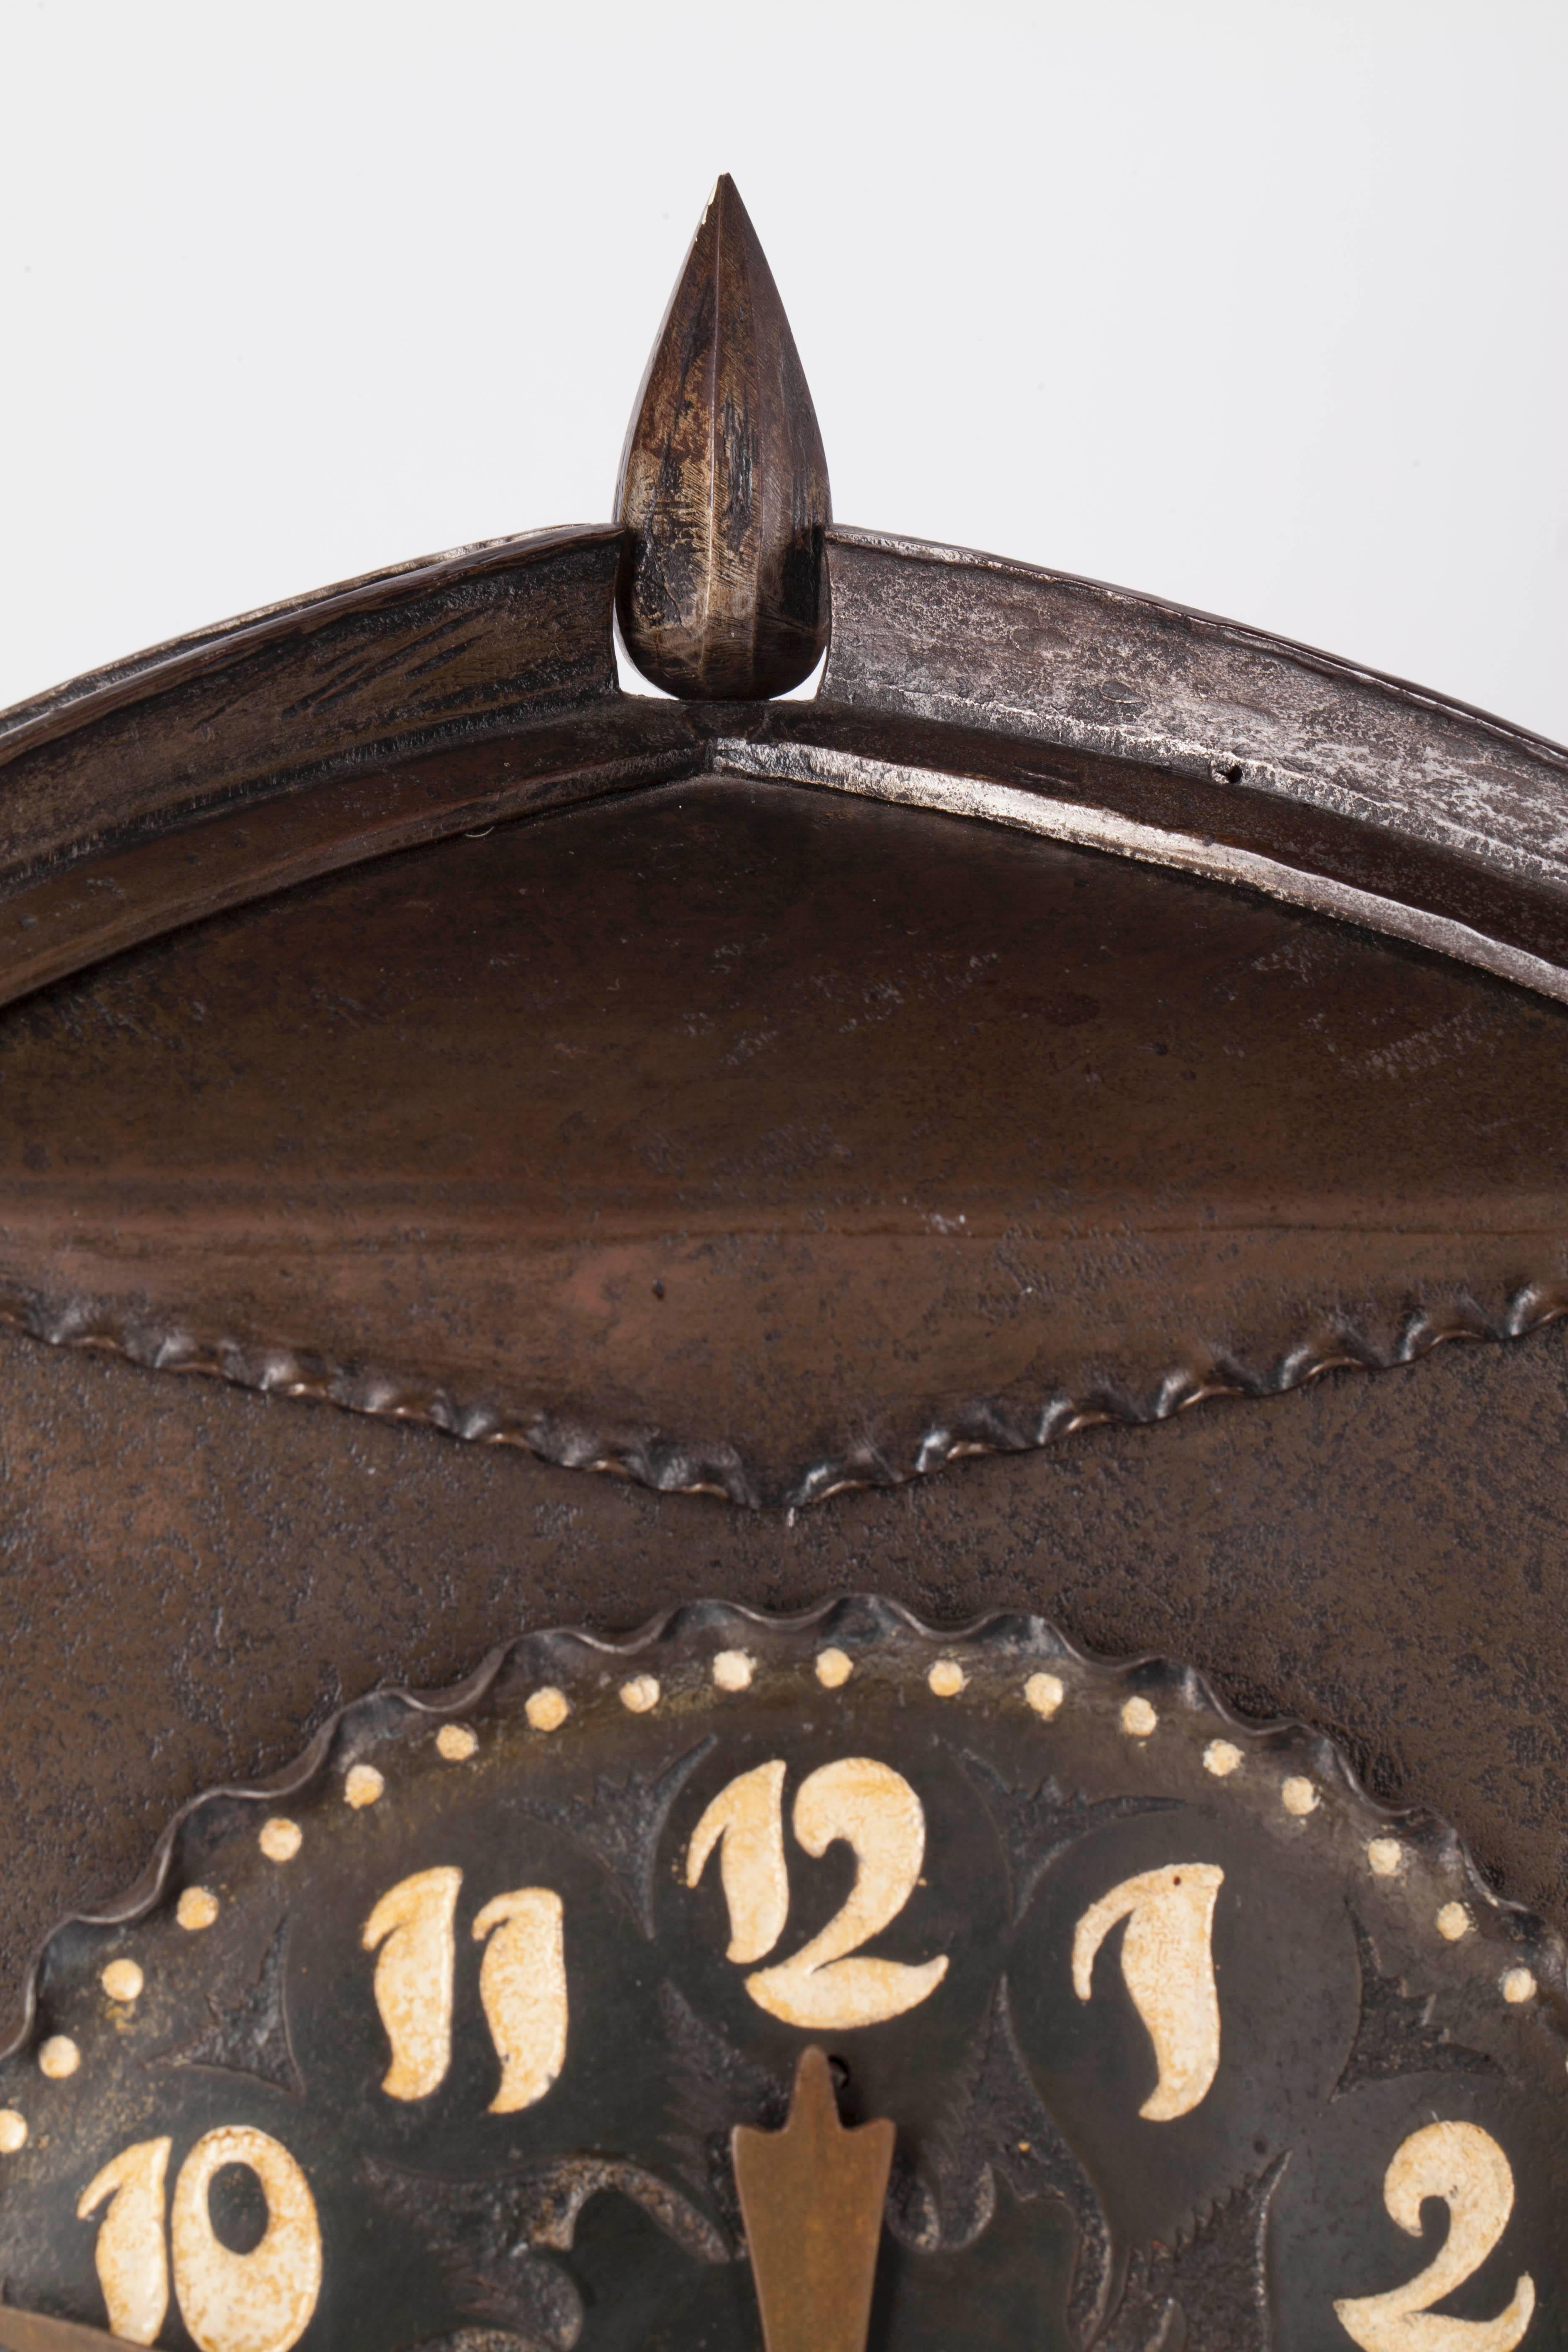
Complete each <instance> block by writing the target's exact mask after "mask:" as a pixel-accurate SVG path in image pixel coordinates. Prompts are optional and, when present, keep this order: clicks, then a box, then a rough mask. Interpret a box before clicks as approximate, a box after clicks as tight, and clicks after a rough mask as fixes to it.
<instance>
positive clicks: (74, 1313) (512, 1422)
mask: <svg viewBox="0 0 1568 2352" xmlns="http://www.w3.org/2000/svg"><path fill="white" fill-rule="evenodd" d="M1564 1316H1568V1282H1565V1281H1561V1280H1554V1281H1551V1282H1535V1281H1531V1282H1527V1283H1523V1284H1521V1286H1519V1288H1517V1289H1516V1290H1514V1291H1512V1292H1510V1295H1509V1297H1508V1298H1507V1300H1506V1301H1505V1303H1504V1305H1503V1308H1502V1311H1501V1313H1500V1315H1498V1316H1495V1317H1489V1316H1487V1315H1486V1314H1484V1313H1483V1311H1482V1310H1481V1309H1480V1308H1479V1307H1477V1306H1474V1305H1473V1303H1472V1304H1471V1305H1469V1306H1468V1307H1467V1308H1465V1309H1452V1310H1449V1311H1447V1312H1445V1313H1438V1312H1436V1311H1435V1310H1432V1309H1428V1308H1426V1307H1413V1308H1411V1309H1410V1310H1409V1312H1408V1313H1407V1314H1406V1315H1405V1318H1404V1320H1403V1322H1402V1324H1401V1325H1400V1328H1399V1330H1398V1333H1397V1336H1396V1337H1395V1338H1394V1340H1393V1342H1392V1344H1390V1345H1384V1346H1380V1345H1379V1344H1378V1343H1377V1342H1376V1341H1374V1340H1373V1339H1369V1338H1367V1337H1366V1336H1365V1334H1364V1333H1363V1332H1362V1331H1361V1330H1359V1329H1358V1328H1357V1327H1356V1325H1355V1323H1354V1321H1353V1320H1352V1318H1349V1317H1344V1316H1336V1315H1333V1314H1332V1313H1326V1314H1324V1315H1323V1316H1322V1318H1321V1320H1320V1321H1319V1322H1318V1325H1317V1327H1316V1328H1314V1329H1311V1330H1310V1331H1308V1332H1305V1333H1303V1335H1302V1336H1301V1338H1300V1339H1297V1340H1295V1341H1293V1342H1292V1343H1291V1344H1290V1345H1289V1346H1288V1347H1287V1348H1285V1349H1283V1350H1282V1351H1281V1352H1279V1354H1277V1355H1275V1356H1274V1357H1273V1358H1272V1360H1270V1361H1269V1363H1268V1365H1267V1366H1266V1368H1265V1369H1263V1370H1256V1369H1254V1368H1252V1367H1251V1366H1249V1365H1248V1364H1247V1361H1246V1360H1245V1359H1244V1357H1243V1355H1242V1354H1240V1353H1239V1352H1238V1353H1237V1354H1234V1355H1233V1354H1231V1353H1229V1352H1228V1351H1219V1352H1216V1353H1215V1355H1214V1356H1212V1357H1211V1358H1209V1359H1208V1360H1206V1361H1205V1362H1203V1363H1186V1364H1176V1365H1173V1367H1172V1368H1171V1369H1170V1370H1168V1371H1166V1372H1165V1373H1164V1374H1163V1376H1161V1377H1160V1378H1159V1379H1158V1380H1156V1381H1154V1383H1153V1386H1152V1388H1151V1389H1146V1390H1145V1391H1142V1393H1141V1394H1136V1395H1135V1394H1131V1393H1129V1392H1128V1391H1127V1390H1126V1389H1124V1388H1121V1387H1119V1386H1118V1385H1116V1384H1115V1383H1114V1381H1110V1380H1108V1381H1103V1382H1100V1383H1098V1384H1096V1385H1095V1386H1093V1387H1091V1388H1089V1389H1087V1390H1085V1391H1083V1392H1082V1393H1081V1394H1079V1395H1068V1394H1067V1393H1066V1392H1065V1391H1054V1392H1052V1393H1049V1394H1047V1395H1046V1396H1045V1397H1043V1398H1037V1399H1025V1398H1020V1397H1018V1396H1016V1395H1014V1396H1009V1395H1005V1394H1004V1395H1000V1396H994V1397H987V1398H979V1399H975V1400H972V1401H970V1402H964V1403H963V1404H955V1405H953V1406H952V1408H951V1409H948V1410H945V1411H942V1410H940V1409H937V1410H936V1411H934V1412H933V1413H932V1416H931V1418H930V1419H929V1420H928V1421H927V1422H926V1423H925V1426H924V1428H923V1429H922V1430H921V1433H920V1434H919V1435H918V1437H916V1439H915V1440H914V1441H913V1444H912V1445H911V1447H910V1453H909V1455H908V1457H907V1458H906V1459H905V1460H903V1461H900V1460H899V1459H898V1458H896V1457H895V1456H893V1455H892V1454H890V1452H889V1451H888V1450H884V1449H883V1448H880V1447H879V1446H876V1445H873V1444H870V1443H868V1442H865V1441H862V1442H861V1443H859V1444H844V1445H842V1446H841V1447H840V1449H839V1450H837V1451H835V1452H833V1453H831V1454H825V1455H821V1456H819V1457H818V1458H816V1460H814V1461H811V1462H809V1463H807V1464H806V1465H805V1467H804V1468H803V1469H801V1470H799V1471H798V1472H796V1473H795V1475H794V1476H793V1477H792V1478H790V1479H788V1480H787V1481H786V1482H785V1484H784V1486H783V1487H782V1488H780V1489H779V1490H777V1491H769V1490H768V1489H767V1487H766V1486H764V1485H761V1484H759V1482H758V1478H757V1476H756V1475H755V1474H754V1472H753V1470H752V1468H751V1467H749V1466H748V1465H747V1464H746V1462H745V1460H744V1459H743V1457H742V1453H741V1450H740V1448H739V1447H738V1446H736V1445H735V1444H732V1443H731V1442H730V1441H728V1440H724V1439H701V1438H697V1439H692V1438H684V1437H679V1436H672V1435H668V1434H666V1433H662V1432H660V1431H658V1430H655V1429H649V1428H647V1427H643V1428H636V1427H633V1428H628V1427H626V1424H625V1423H622V1424H621V1425H620V1426H619V1427H617V1426H616V1425H614V1424H613V1423H602V1422H598V1421H596V1420H595V1417H594V1416H593V1414H592V1413H591V1412H578V1411H574V1410H573V1409H571V1408H569V1407H560V1408H552V1407H549V1406H538V1407H535V1408H533V1409H531V1410H526V1411H525V1410H521V1409H518V1408H514V1407H510V1406H508V1405H505V1404H503V1403H499V1402H496V1401H495V1400H494V1399H490V1398H481V1399H473V1400H468V1401H465V1400H463V1399H462V1398H460V1397H458V1396H456V1395H455V1394H454V1393H453V1391H452V1390H451V1389H450V1387H448V1386H447V1384H446V1383H445V1382H442V1381H434V1380H431V1379H428V1378H425V1377H422V1376H421V1375H420V1374H418V1373H404V1372H391V1371H383V1370H378V1369H375V1368H374V1367H367V1366H365V1365H363V1364H354V1363H351V1362H345V1361H342V1360H334V1359H333V1358H331V1357H329V1356H326V1355H324V1354H321V1353H319V1352H317V1351H314V1350H312V1349H308V1348H292V1347H285V1346H282V1345H280V1344H276V1343H270V1342H268V1341H264V1340H256V1339H240V1338H237V1337H236V1336H234V1335H233V1334H230V1333H225V1332H221V1331H215V1332H213V1333H210V1334H206V1333H203V1332H202V1331H201V1330H200V1329H199V1328H195V1326H194V1325H193V1324H192V1323H191V1322H189V1321H186V1320H184V1319H183V1318H177V1317H175V1316H174V1315H170V1316H168V1317H157V1316H153V1315H150V1314H148V1315H135V1314H128V1313H126V1312H125V1310H124V1309H123V1308H121V1307H114V1308H110V1307H106V1306H104V1305H103V1304H102V1303H101V1302H95V1301H92V1300H82V1299H78V1300H73V1301H71V1302H69V1303H68V1304H67V1305H65V1306H63V1307H60V1306H56V1305H53V1304H51V1303H50V1302H48V1301H47V1300H45V1299H43V1298H40V1297H37V1295H36V1294H32V1293H27V1292H17V1291H16V1290H13V1291H12V1292H11V1293H10V1294H9V1295H8V1296H7V1295H5V1293H0V1324H5V1325H8V1326H10V1327H11V1328H13V1329H16V1330H18V1331H20V1332H21V1333H23V1334H24V1336H25V1337H26V1338H28V1339H36V1340H39V1341H41V1342H42V1343H43V1344H44V1345H46V1346H47V1347H53V1348H80V1349H99V1350H100V1351H101V1352H103V1353H105V1354H110V1355H118V1356H120V1357H122V1358H123V1359H124V1360H126V1361H127V1362H130V1363H133V1364H136V1365H139V1366H140V1367H141V1368H142V1370H148V1371H159V1372H180V1373H187V1374H190V1373H195V1374H199V1375H203V1376H205V1377H206V1378H208V1379H213V1380H221V1381H227V1382H228V1383H229V1384H230V1385H232V1386H234V1387H236V1388H243V1389H250V1390H253V1391H258V1392H259V1393H261V1394H263V1395H268V1396H283V1397H290V1398H300V1399H302V1400H303V1401H305V1402H310V1403H316V1404H332V1405H337V1406H340V1407H341V1408H342V1409H343V1410H344V1411H345V1412H359V1413H364V1414H367V1415H369V1416H370V1417H371V1418H373V1419H379V1420H385V1421H404V1422H417V1423H424V1424H425V1425H426V1426H427V1427H429V1428H432V1429H436V1430H439V1431H440V1432H441V1433H442V1434H443V1435H445V1436H448V1437H457V1438H461V1439H462V1440H464V1441H465V1442H466V1443H468V1444H489V1445H518V1446H521V1447H523V1448H524V1449H525V1450H526V1451H527V1452H529V1453H531V1454H534V1455H535V1456H537V1458H538V1459H539V1460H540V1461H542V1462H547V1463H550V1464H552V1465H554V1466H555V1467H556V1468H559V1469H566V1470H594V1471H599V1472H601V1473H604V1474H605V1475H609V1476H612V1477H621V1478H626V1479H629V1480H631V1481H632V1482H633V1483H634V1484H636V1485H638V1486H647V1487H649V1488H651V1489H652V1490H653V1491H654V1492H655V1493H656V1494H664V1495H669V1494H674V1495H711V1496H717V1497H718V1498H720V1499H721V1500H723V1501H727V1502H731V1503H734V1504H736V1505H737V1506H739V1507H742V1508H743V1509H749V1510H761V1509H763V1508H779V1509H788V1510H795V1509H801V1508H804V1507H805V1506H806V1505H807V1504H810V1503H819V1502H824V1501H826V1498H827V1497H828V1496H830V1495H837V1494H841V1493H843V1492H845V1491H846V1490H847V1489H852V1488H856V1487H871V1488H884V1489H885V1488H889V1487H895V1486H903V1485H906V1484H907V1483H908V1482H909V1481H910V1479H913V1478H921V1477H929V1476H931V1475H932V1474H933V1473H935V1472H936V1471H939V1470H942V1469H945V1468H946V1466H947V1465H949V1464H950V1463H952V1462H955V1461H960V1460H963V1459H964V1458H966V1457H969V1456H973V1455H976V1454H1028V1453H1035V1452H1037V1451H1038V1450H1040V1449H1041V1448H1042V1447H1044V1446H1047V1445H1049V1444H1052V1443H1054V1442H1055V1441H1056V1440H1057V1439H1058V1438H1061V1437H1066V1436H1070V1435H1071V1434H1072V1433H1073V1432H1074V1431H1075V1430H1079V1429H1085V1428H1089V1427H1092V1426H1094V1425H1096V1424H1098V1423H1106V1422H1115V1423H1121V1424H1123V1425H1124V1426H1128V1427H1135V1428H1143V1427H1149V1426H1151V1425H1152V1424H1153V1423H1156V1422H1161V1421H1168V1420H1170V1419H1171V1418H1172V1417H1173V1415H1174V1414H1176V1413H1178V1412H1187V1411H1188V1410H1189V1409H1190V1408H1191V1407H1192V1406H1194V1405H1196V1404H1203V1403H1205V1402H1209V1401H1211V1400H1213V1399H1215V1398H1231V1399H1247V1400H1258V1399H1261V1398H1264V1397H1270V1396H1282V1395H1286V1394H1288V1393H1289V1391H1291V1390H1293V1389H1299V1388H1303V1387H1305V1386H1306V1385H1307V1384H1308V1383H1309V1382H1310V1381H1314V1380H1317V1379H1319V1378H1320V1377H1321V1374H1323V1373H1324V1372H1331V1371H1339V1370H1361V1371H1368V1372H1377V1371H1392V1370H1396V1369H1398V1368H1400V1367H1402V1366H1405V1365H1409V1364H1413V1363H1415V1362H1416V1361H1417V1360H1419V1359H1420V1358H1421V1357H1423V1356H1426V1355H1429V1354H1430V1353H1431V1352H1432V1350H1433V1349H1435V1348H1438V1347H1441V1346H1443V1345H1444V1344H1445V1343H1446V1342H1447V1341H1450V1340H1462V1339H1468V1340H1484V1341H1488V1342H1490V1343H1492V1344H1494V1345H1499V1344H1501V1343H1502V1342H1504V1341H1508V1340H1513V1339H1523V1338H1526V1337H1527V1336H1528V1335H1529V1334H1530V1333H1531V1332H1532V1331H1537V1330H1540V1329H1542V1328H1543V1327H1544V1326H1545V1325H1547V1324H1549V1323H1553V1322H1556V1321H1558V1320H1559V1319H1560V1318H1563V1317H1564Z"/></svg>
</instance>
